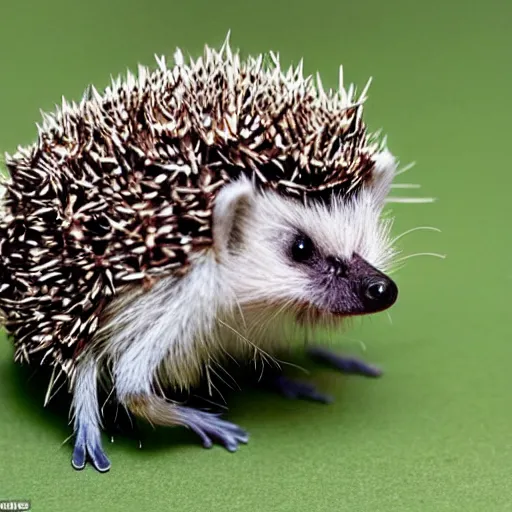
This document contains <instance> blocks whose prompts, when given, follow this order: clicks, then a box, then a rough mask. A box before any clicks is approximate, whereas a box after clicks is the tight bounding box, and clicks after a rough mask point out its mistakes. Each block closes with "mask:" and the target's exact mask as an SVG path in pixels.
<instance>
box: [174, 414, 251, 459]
mask: <svg viewBox="0 0 512 512" xmlns="http://www.w3.org/2000/svg"><path fill="white" fill-rule="evenodd" d="M180 413H181V417H182V421H183V424H185V425H187V426H188V427H189V428H190V429H191V430H192V431H194V432H195V433H196V434H197V435H198V436H199V437H200V438H201V440H202V442H203V446H204V447H205V448H210V447H211V446H212V444H213V442H212V440H211V438H215V439H217V440H218V442H219V444H222V445H223V446H224V447H225V448H226V449H227V450H228V451H230V452H236V451H237V450H238V447H239V444H240V443H244V444H245V443H247V442H248V440H249V436H248V434H247V432H245V430H243V429H242V428H240V427H239V426H238V425H235V424H234V423H230V422H229V421H225V420H222V419H220V415H218V414H212V413H209V412H205V411H198V410H195V409H189V408H187V407H182V408H180Z"/></svg>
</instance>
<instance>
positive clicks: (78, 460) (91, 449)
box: [71, 425, 110, 473]
mask: <svg viewBox="0 0 512 512" xmlns="http://www.w3.org/2000/svg"><path fill="white" fill-rule="evenodd" d="M87 459H89V460H90V461H91V463H92V465H93V466H94V468H95V469H97V470H98V471H99V472H100V473H105V472H106V471H108V470H109V469H110V461H109V460H108V458H107V456H106V455H105V452H104V451H103V448H102V446H101V440H100V434H99V431H98V432H96V429H92V430H89V429H87V427H86V426H83V425H80V426H79V427H78V429H77V433H76V440H75V447H74V450H73V458H72V460H71V464H72V466H73V467H74V468H75V469H83V468H84V467H85V464H86V462H87Z"/></svg>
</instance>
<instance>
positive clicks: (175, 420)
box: [125, 395, 249, 452]
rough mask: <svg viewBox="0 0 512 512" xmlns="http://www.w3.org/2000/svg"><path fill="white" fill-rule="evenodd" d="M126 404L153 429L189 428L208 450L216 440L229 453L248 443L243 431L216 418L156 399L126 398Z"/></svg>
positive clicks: (144, 396) (145, 397)
mask: <svg viewBox="0 0 512 512" xmlns="http://www.w3.org/2000/svg"><path fill="white" fill-rule="evenodd" d="M125 404H126V405H127V407H128V408H129V410H130V411H131V412H132V413H134V414H135V415H137V416H139V417H141V418H144V419H145V420H146V421H149V422H150V423H152V424H153V425H162V426H177V425H181V426H184V427H187V428H189V429H190V430H192V431H193V432H194V433H195V434H197V435H198V436H199V437H200V439H201V441H202V443H203V446H204V447H205V448H211V447H212V446H213V440H214V439H216V440H217V441H219V442H220V443H221V444H222V445H223V446H224V447H225V448H226V449H227V450H228V451H230V452H234V451H236V450H237V449H238V446H239V444H240V443H244V444H245V443H247V442H248V440H249V435H248V434H247V432H245V430H243V429H242V428H240V427H239V426H238V425H235V424H234V423H230V422H229V421H225V420H222V419H220V417H219V415H218V414H213V413H209V412H205V411H200V410H197V409H193V408H191V407H186V406H182V405H178V404H175V403H173V402H169V401H167V400H165V399H164V398H162V397H159V396H157V395H139V396H137V395H132V396H129V397H126V398H125Z"/></svg>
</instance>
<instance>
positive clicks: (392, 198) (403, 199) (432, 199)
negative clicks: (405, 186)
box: [386, 196, 436, 204]
mask: <svg viewBox="0 0 512 512" xmlns="http://www.w3.org/2000/svg"><path fill="white" fill-rule="evenodd" d="M435 201H436V198H435V197H396V196H388V197H387V198H386V202H387V203H404V204H413V203H417V204H423V203H435Z"/></svg>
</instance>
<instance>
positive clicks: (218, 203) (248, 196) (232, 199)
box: [213, 180, 255, 254]
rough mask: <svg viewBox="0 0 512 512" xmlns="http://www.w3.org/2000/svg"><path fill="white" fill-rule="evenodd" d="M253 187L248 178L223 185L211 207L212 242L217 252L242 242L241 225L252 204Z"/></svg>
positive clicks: (229, 248) (232, 247) (228, 249)
mask: <svg viewBox="0 0 512 512" xmlns="http://www.w3.org/2000/svg"><path fill="white" fill-rule="evenodd" d="M254 194H255V191H254V188H253V186H252V185H251V183H250V182H249V181H248V180H240V181H236V182H233V183H231V184H229V185H225V186H224V187H223V189H222V190H221V191H220V192H219V194H218V196H217V197H216V199H215V205H214V208H213V243H214V248H215V250H216V251H217V253H221V254H222V253H225V252H226V251H231V250H233V249H236V247H237V246H239V245H240V244H241V243H242V225H243V223H244V222H245V221H246V220H247V217H248V214H249V212H250V210H251V208H252V205H253V199H254Z"/></svg>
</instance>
